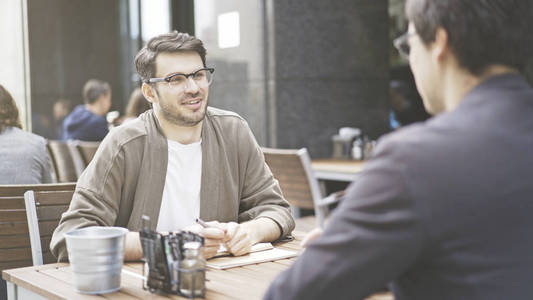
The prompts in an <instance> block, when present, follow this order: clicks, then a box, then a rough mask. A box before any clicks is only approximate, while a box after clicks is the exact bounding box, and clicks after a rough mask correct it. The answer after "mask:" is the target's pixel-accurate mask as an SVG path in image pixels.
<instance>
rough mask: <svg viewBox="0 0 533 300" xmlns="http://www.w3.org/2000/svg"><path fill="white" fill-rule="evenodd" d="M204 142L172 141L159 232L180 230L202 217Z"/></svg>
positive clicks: (160, 211)
mask: <svg viewBox="0 0 533 300" xmlns="http://www.w3.org/2000/svg"><path fill="white" fill-rule="evenodd" d="M201 179H202V141H199V142H197V143H192V144H188V145H183V144H180V143H178V142H176V141H171V140H168V166H167V177H166V179H165V188H164V190H163V200H162V202H161V208H160V210H159V220H158V221H157V231H176V230H179V229H183V228H184V227H186V226H189V225H192V224H194V222H195V220H196V218H198V217H199V216H200V185H201Z"/></svg>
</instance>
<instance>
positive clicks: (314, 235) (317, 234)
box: [300, 228, 323, 248]
mask: <svg viewBox="0 0 533 300" xmlns="http://www.w3.org/2000/svg"><path fill="white" fill-rule="evenodd" d="M322 232H323V230H322V229H321V228H315V229H313V230H311V231H310V232H309V233H308V234H307V235H306V236H305V237H304V239H303V240H302V242H301V243H300V245H301V246H302V247H304V248H305V247H307V245H309V243H311V242H312V241H314V240H316V239H317V238H319V237H320V236H321V235H322Z"/></svg>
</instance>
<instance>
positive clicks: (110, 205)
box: [51, 32, 294, 260]
mask: <svg viewBox="0 0 533 300" xmlns="http://www.w3.org/2000/svg"><path fill="white" fill-rule="evenodd" d="M205 55H206V50H205V48H204V46H203V43H202V41H200V40H199V39H196V38H195V37H192V36H189V35H188V34H186V33H178V32H172V33H169V34H163V35H160V36H157V37H155V38H153V39H151V40H150V41H149V42H148V44H147V45H146V46H145V47H144V48H143V49H141V50H140V51H139V53H138V54H137V56H136V57H135V66H136V68H137V72H138V73H139V75H140V76H141V78H142V80H143V85H142V92H143V94H144V96H145V98H146V99H147V100H148V101H150V102H151V103H152V107H153V109H152V110H149V111H147V112H145V113H144V114H142V115H141V116H139V118H137V119H136V120H133V121H131V122H128V123H126V124H124V125H122V126H119V127H117V128H116V129H114V130H112V131H111V132H110V133H109V135H108V136H107V137H106V138H105V140H104V141H103V142H102V144H101V145H100V147H99V149H98V152H97V153H96V156H95V158H94V160H93V161H92V162H91V164H90V165H89V166H88V167H87V169H86V170H85V172H84V173H83V174H82V175H81V177H80V179H79V181H78V184H77V186H76V191H75V193H74V196H73V199H72V203H71V205H70V208H69V210H68V211H67V212H66V213H65V214H63V216H62V218H61V221H60V224H59V226H58V227H57V229H56V231H55V232H54V235H53V237H52V241H51V250H52V252H53V253H54V255H56V257H58V259H59V260H65V259H67V252H66V248H65V240H64V237H63V234H64V233H65V232H68V231H70V230H72V229H75V228H80V227H86V226H93V225H96V226H122V227H127V228H128V229H130V231H131V232H130V233H129V234H128V236H127V238H126V253H125V255H126V259H128V260H132V259H139V258H140V257H141V255H142V250H141V246H140V241H139V234H138V231H139V230H140V229H141V217H142V216H143V215H147V216H149V217H150V219H151V221H152V224H153V226H154V229H156V230H157V231H160V232H165V231H166V232H168V231H176V230H180V229H187V230H195V231H198V232H200V234H202V235H203V236H204V237H205V238H206V240H205V251H204V253H205V256H206V257H208V258H209V257H211V256H213V255H215V254H216V252H217V250H218V248H219V246H220V245H221V244H223V245H225V246H226V248H227V249H228V250H229V252H231V253H233V254H234V255H243V254H246V253H248V252H249V251H250V247H251V246H252V245H253V244H255V243H258V242H267V241H273V240H276V239H278V238H282V237H284V236H286V235H288V234H289V233H290V232H291V231H292V229H293V228H294V220H293V219H292V217H291V214H290V209H289V205H288V203H287V201H286V200H285V199H284V198H283V196H282V194H281V190H280V188H279V185H278V183H277V181H276V180H275V179H274V177H273V176H272V173H271V172H270V170H269V169H268V167H267V166H266V164H265V161H264V157H263V153H262V151H261V149H260V147H259V146H258V144H257V142H256V141H255V138H254V137H253V134H252V132H251V130H250V128H249V127H248V125H247V123H246V121H245V120H244V119H242V118H241V117H240V116H239V115H237V114H235V113H233V112H229V111H223V110H220V109H215V108H212V107H208V93H209V85H210V84H211V82H212V79H213V73H214V69H213V68H209V67H206V59H205ZM197 218H201V219H203V220H206V221H211V222H207V224H208V226H207V228H203V227H201V226H199V225H193V224H194V223H195V220H196V219H197Z"/></svg>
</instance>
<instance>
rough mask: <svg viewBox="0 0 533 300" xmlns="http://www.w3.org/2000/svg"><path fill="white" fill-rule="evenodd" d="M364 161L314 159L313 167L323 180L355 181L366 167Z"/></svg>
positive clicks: (316, 174) (318, 176)
mask: <svg viewBox="0 0 533 300" xmlns="http://www.w3.org/2000/svg"><path fill="white" fill-rule="evenodd" d="M364 164H365V163H364V161H360V160H342V159H333V158H324V159H313V160H312V161H311V167H312V169H313V171H314V173H315V176H316V178H318V179H323V180H337V181H353V180H354V179H355V178H356V177H357V174H359V173H360V172H361V171H362V170H363V167H364Z"/></svg>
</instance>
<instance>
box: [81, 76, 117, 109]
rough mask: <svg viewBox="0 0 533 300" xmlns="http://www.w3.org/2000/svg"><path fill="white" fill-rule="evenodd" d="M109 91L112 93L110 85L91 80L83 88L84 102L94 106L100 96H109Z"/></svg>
mask: <svg viewBox="0 0 533 300" xmlns="http://www.w3.org/2000/svg"><path fill="white" fill-rule="evenodd" d="M109 91H111V86H110V85H109V83H107V82H105V81H102V80H98V79H89V81H87V82H86V83H85V85H84V86H83V101H84V102H85V103H87V104H92V103H94V102H95V101H96V99H98V98H99V97H100V96H102V95H107V93H109Z"/></svg>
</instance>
